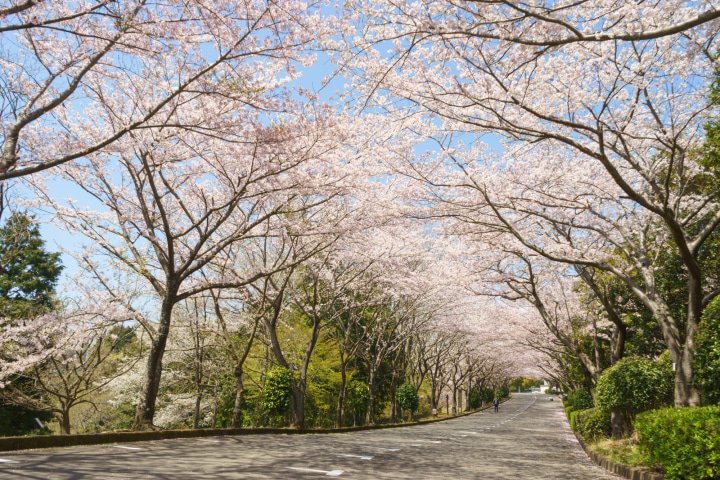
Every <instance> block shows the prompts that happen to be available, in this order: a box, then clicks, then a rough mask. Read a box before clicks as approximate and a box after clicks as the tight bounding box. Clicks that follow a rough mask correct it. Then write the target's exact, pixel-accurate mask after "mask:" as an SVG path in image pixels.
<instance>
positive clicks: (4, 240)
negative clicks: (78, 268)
mask: <svg viewBox="0 0 720 480" xmlns="http://www.w3.org/2000/svg"><path fill="white" fill-rule="evenodd" d="M62 268H63V267H62V264H61V263H60V254H59V253H50V252H48V251H46V250H45V242H44V241H43V239H42V238H41V236H40V229H39V228H38V225H37V223H36V222H35V221H34V219H33V218H32V217H30V216H28V215H27V214H24V213H14V214H12V215H11V216H10V217H9V218H8V220H7V221H6V222H5V224H4V225H3V226H2V228H0V327H2V326H3V325H5V324H7V323H9V322H16V321H22V320H23V319H26V318H30V317H33V316H35V315H39V314H42V313H44V312H47V311H48V310H50V309H52V307H53V297H54V295H55V286H56V285H57V281H58V278H59V277H60V273H61V272H62ZM11 383H12V387H11V388H15V389H19V390H21V391H23V392H25V393H29V394H32V393H33V392H32V389H33V386H32V382H30V381H28V379H27V378H15V379H14V380H12V382H11ZM35 418H40V419H42V420H45V421H47V420H49V419H50V418H51V414H50V413H49V412H39V411H34V410H31V409H24V408H22V407H18V406H11V405H5V404H4V403H0V435H18V434H24V433H27V432H29V431H32V430H35V429H37V428H38V427H39V425H38V424H37V423H36V422H35Z"/></svg>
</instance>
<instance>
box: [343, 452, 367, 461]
mask: <svg viewBox="0 0 720 480" xmlns="http://www.w3.org/2000/svg"><path fill="white" fill-rule="evenodd" d="M338 456H339V457H350V458H359V459H360V460H372V459H373V457H372V456H370V455H355V454H353V453H338Z"/></svg>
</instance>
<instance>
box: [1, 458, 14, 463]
mask: <svg viewBox="0 0 720 480" xmlns="http://www.w3.org/2000/svg"><path fill="white" fill-rule="evenodd" d="M0 463H18V462H17V460H6V459H4V458H0Z"/></svg>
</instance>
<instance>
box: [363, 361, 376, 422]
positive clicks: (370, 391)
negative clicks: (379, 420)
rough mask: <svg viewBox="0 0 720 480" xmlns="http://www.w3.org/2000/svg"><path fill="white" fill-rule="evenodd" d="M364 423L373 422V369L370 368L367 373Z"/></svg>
mask: <svg viewBox="0 0 720 480" xmlns="http://www.w3.org/2000/svg"><path fill="white" fill-rule="evenodd" d="M365 423H367V424H368V425H374V424H375V370H374V369H372V368H371V369H370V372H369V375H368V409H367V413H366V421H365Z"/></svg>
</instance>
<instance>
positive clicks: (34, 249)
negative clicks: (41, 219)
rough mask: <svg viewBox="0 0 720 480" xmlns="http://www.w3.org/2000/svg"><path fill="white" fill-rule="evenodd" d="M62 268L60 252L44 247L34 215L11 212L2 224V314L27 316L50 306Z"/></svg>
mask: <svg viewBox="0 0 720 480" xmlns="http://www.w3.org/2000/svg"><path fill="white" fill-rule="evenodd" d="M62 268H63V267H62V265H61V263H60V254H59V253H49V252H47V251H46V250H45V242H44V241H43V240H42V238H41V237H40V229H39V228H38V226H37V223H36V222H35V221H34V220H33V219H32V217H29V216H28V215H25V214H23V213H15V214H13V215H12V216H10V218H8V220H7V222H5V225H4V226H3V227H2V228H0V317H6V318H28V317H32V316H34V315H37V314H39V313H42V312H44V311H47V310H49V309H50V308H51V307H52V301H53V295H54V293H55V286H56V284H57V281H58V278H59V277H60V273H61V272H62Z"/></svg>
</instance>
